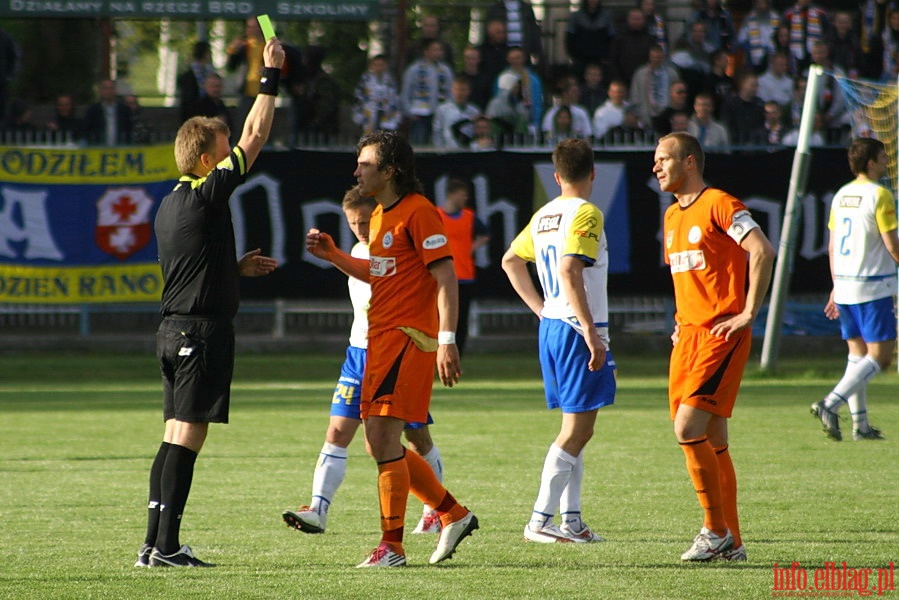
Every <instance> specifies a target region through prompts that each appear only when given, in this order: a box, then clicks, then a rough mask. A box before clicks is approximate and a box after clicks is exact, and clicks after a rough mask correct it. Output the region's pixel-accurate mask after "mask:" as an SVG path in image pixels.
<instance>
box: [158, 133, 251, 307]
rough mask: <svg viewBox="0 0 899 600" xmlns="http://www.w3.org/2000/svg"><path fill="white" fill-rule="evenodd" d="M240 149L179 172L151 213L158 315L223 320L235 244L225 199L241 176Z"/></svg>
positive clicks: (231, 299) (233, 290)
mask: <svg viewBox="0 0 899 600" xmlns="http://www.w3.org/2000/svg"><path fill="white" fill-rule="evenodd" d="M246 173H247V164H246V159H245V157H244V153H243V150H241V149H240V148H239V147H235V148H233V149H232V150H231V154H230V155H229V156H228V158H226V159H225V160H223V161H222V162H220V163H219V164H218V165H217V166H216V168H215V169H213V170H212V172H211V173H210V174H209V175H207V176H206V177H203V178H199V177H197V176H195V175H184V176H182V177H181V179H179V180H178V185H176V186H175V189H174V190H172V191H171V192H170V193H169V194H168V195H167V196H166V197H165V198H163V199H162V203H161V204H160V206H159V211H158V212H157V213H156V223H155V228H156V242H157V245H158V249H159V264H160V266H161V267H162V278H163V281H164V285H163V288H162V307H161V309H160V310H161V312H162V316H164V317H166V316H170V315H192V316H197V317H207V318H214V319H217V320H228V321H230V320H231V319H233V318H234V315H235V314H237V307H238V304H239V303H240V289H239V281H238V278H239V273H238V265H237V258H238V257H237V250H236V247H235V243H234V228H233V226H232V224H231V209H230V208H229V206H228V201H229V199H230V198H231V193H232V192H233V191H234V189H235V188H236V187H237V186H238V185H240V184H241V183H243V182H244V180H245V179H246Z"/></svg>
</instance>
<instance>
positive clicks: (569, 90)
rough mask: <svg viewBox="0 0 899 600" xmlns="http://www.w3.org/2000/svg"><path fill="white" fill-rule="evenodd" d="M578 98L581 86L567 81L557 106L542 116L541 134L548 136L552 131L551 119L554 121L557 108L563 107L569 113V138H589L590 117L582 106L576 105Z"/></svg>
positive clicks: (590, 128) (591, 130)
mask: <svg viewBox="0 0 899 600" xmlns="http://www.w3.org/2000/svg"><path fill="white" fill-rule="evenodd" d="M580 98H581V86H580V85H578V83H577V81H569V82H568V84H567V85H566V86H565V89H564V90H563V91H562V96H561V97H560V99H559V104H558V105H556V106H553V107H552V108H550V109H549V110H548V111H546V115H544V117H543V127H542V131H543V133H544V134H549V132H550V131H552V130H553V119H555V117H556V113H557V112H559V108H561V107H563V106H565V107H567V108H568V110H569V111H570V112H571V136H570V137H576V138H589V137H590V135H591V133H592V132H593V128H592V127H591V126H590V115H589V114H587V111H586V110H585V109H584V107H583V106H580V104H578V102H579V101H580Z"/></svg>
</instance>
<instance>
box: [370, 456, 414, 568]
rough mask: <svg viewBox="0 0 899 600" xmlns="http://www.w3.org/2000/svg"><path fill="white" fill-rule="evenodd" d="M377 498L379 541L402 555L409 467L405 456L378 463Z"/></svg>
mask: <svg viewBox="0 0 899 600" xmlns="http://www.w3.org/2000/svg"><path fill="white" fill-rule="evenodd" d="M410 454H411V453H410ZM378 497H379V499H380V501H381V541H382V542H384V543H385V544H388V545H389V546H390V548H391V550H393V551H394V552H397V553H399V554H403V523H404V520H405V518H406V501H407V500H408V499H409V467H408V466H407V464H406V457H405V456H401V457H400V458H397V459H395V460H390V461H385V462H382V463H378Z"/></svg>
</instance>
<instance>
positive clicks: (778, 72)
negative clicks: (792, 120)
mask: <svg viewBox="0 0 899 600" xmlns="http://www.w3.org/2000/svg"><path fill="white" fill-rule="evenodd" d="M789 69H790V58H789V57H788V56H787V55H786V54H784V53H782V52H778V53H777V54H772V55H771V57H770V59H769V61H768V69H767V70H766V71H765V73H764V74H763V75H762V76H761V77H759V98H761V99H762V100H764V101H765V102H769V101H773V102H777V103H778V104H780V105H781V106H786V105H788V104H789V103H790V100H791V99H792V97H793V78H792V77H790V70H789Z"/></svg>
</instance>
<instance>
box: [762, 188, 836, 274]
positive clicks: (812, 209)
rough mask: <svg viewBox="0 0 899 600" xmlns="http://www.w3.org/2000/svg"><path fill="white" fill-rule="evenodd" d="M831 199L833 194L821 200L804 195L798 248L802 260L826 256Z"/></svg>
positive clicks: (828, 194) (830, 193) (827, 194)
mask: <svg viewBox="0 0 899 600" xmlns="http://www.w3.org/2000/svg"><path fill="white" fill-rule="evenodd" d="M833 197H834V192H827V193H826V194H824V196H822V197H821V198H818V197H816V196H814V195H813V194H806V196H805V197H804V198H803V199H802V223H803V236H802V245H801V246H800V247H799V256H801V257H802V258H805V259H808V260H811V259H813V258H817V257H819V256H822V255H826V254H827V241H828V240H829V239H830V231H828V229H827V222H828V220H830V205H831V203H832V202H833ZM819 204H820V207H819V206H818V205H819ZM819 208H820V210H819ZM819 215H820V220H819ZM816 234H820V235H816ZM772 243H774V242H773V241H772ZM775 248H777V246H775Z"/></svg>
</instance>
